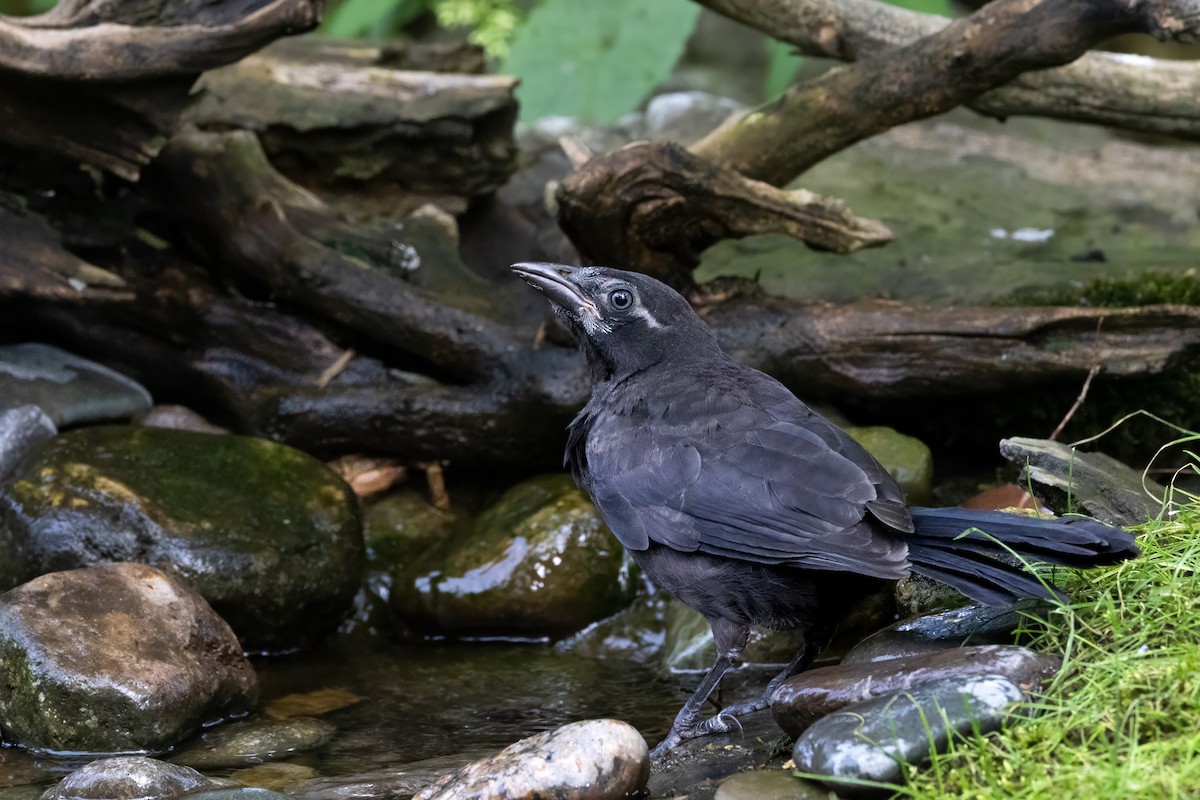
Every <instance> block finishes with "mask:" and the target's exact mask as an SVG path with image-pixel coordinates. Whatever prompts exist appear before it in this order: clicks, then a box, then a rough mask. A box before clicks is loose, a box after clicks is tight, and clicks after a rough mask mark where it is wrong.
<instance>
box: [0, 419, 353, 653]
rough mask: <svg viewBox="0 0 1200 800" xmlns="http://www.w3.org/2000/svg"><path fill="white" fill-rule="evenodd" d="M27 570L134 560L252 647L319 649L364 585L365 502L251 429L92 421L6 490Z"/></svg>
mask: <svg viewBox="0 0 1200 800" xmlns="http://www.w3.org/2000/svg"><path fill="white" fill-rule="evenodd" d="M0 526H2V527H4V528H6V529H7V530H8V532H9V535H10V536H11V537H12V539H13V542H14V543H15V545H16V546H17V547H18V548H19V550H20V552H21V555H22V564H21V565H20V566H21V571H22V572H23V574H24V575H25V577H32V576H34V575H39V574H42V573H45V572H49V571H52V570H59V569H68V568H71V567H77V566H83V565H86V564H91V563H96V562H101V561H138V562H142V563H146V564H150V565H152V566H155V567H158V568H160V569H163V570H169V571H172V572H174V573H176V574H178V575H180V576H181V577H183V578H184V579H185V580H187V581H188V582H189V583H191V584H192V585H193V586H195V587H196V589H197V590H198V591H199V592H200V593H201V594H202V595H203V596H204V597H205V599H207V600H208V601H209V603H211V604H212V606H213V608H214V609H216V611H217V612H218V613H219V614H221V615H222V616H223V617H224V618H225V619H226V620H227V621H228V622H229V624H230V625H231V626H232V627H233V629H234V631H236V632H237V634H238V636H239V638H240V639H241V641H242V644H243V646H244V647H245V648H246V649H247V650H250V651H281V650H291V649H296V648H299V647H302V646H305V645H308V644H311V643H313V642H314V641H316V640H317V639H319V637H321V636H322V635H324V634H326V633H327V632H329V631H330V630H332V629H333V628H334V627H335V626H336V625H337V623H338V622H339V621H340V619H341V618H342V616H343V615H344V614H345V613H346V611H347V610H348V609H349V607H350V604H351V601H352V600H353V598H354V593H355V591H356V590H357V589H358V587H359V585H360V583H361V575H362V565H363V541H362V533H361V529H360V524H359V517H358V507H357V500H356V499H355V498H354V497H353V495H352V493H351V492H350V490H349V488H348V487H347V486H346V484H345V482H343V481H342V480H341V479H340V478H338V477H337V476H336V475H334V474H333V472H331V471H330V470H329V469H327V468H326V467H325V466H324V465H323V464H321V463H320V462H319V461H317V460H315V459H313V458H310V457H309V456H307V455H305V454H303V453H301V452H299V451H298V450H293V449H292V448H289V447H284V446H283V445H279V444H275V443H273V442H268V441H264V440H261V439H251V438H247V437H243V436H209V435H205V434H199V433H191V432H187V431H175V430H165V429H160V428H130V427H98V428H85V429H81V430H77V431H71V432H69V433H66V434H62V435H60V436H57V437H55V438H54V439H52V440H50V441H49V442H46V443H45V444H44V445H43V446H42V447H41V448H40V449H39V450H38V451H37V452H36V453H35V454H34V455H32V456H31V457H30V458H28V459H26V461H25V462H24V463H23V464H22V465H21V468H20V469H19V470H18V471H17V473H16V474H15V475H14V476H13V478H12V479H11V480H10V481H9V483H7V484H5V485H4V486H0Z"/></svg>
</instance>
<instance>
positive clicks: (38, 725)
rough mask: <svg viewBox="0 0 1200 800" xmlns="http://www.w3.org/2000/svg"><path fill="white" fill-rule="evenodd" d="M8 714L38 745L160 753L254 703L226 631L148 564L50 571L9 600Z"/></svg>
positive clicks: (2, 682) (1, 608)
mask: <svg viewBox="0 0 1200 800" xmlns="http://www.w3.org/2000/svg"><path fill="white" fill-rule="evenodd" d="M0 686H5V687H6V691H5V692H3V693H0V719H2V720H3V722H4V729H5V735H6V738H7V739H9V740H10V741H14V742H17V743H20V744H21V745H23V746H25V747H28V748H32V749H39V750H41V749H44V750H56V751H79V752H109V753H111V752H120V751H128V750H150V751H154V750H161V749H164V748H166V747H169V746H171V745H173V744H175V743H176V742H178V741H180V740H181V739H183V738H184V737H185V736H187V735H188V734H189V733H191V732H192V731H194V730H196V729H197V728H198V727H200V726H201V725H203V724H206V723H212V722H216V721H217V720H220V719H222V718H225V717H228V716H230V715H231V714H238V713H245V712H246V711H248V710H249V709H250V708H252V707H253V706H254V703H255V700H256V699H257V695H258V679H257V677H256V676H255V673H254V669H253V668H252V667H251V666H250V663H249V662H248V661H247V660H246V658H245V657H244V656H243V655H242V649H241V647H240V645H239V644H238V641H237V639H236V638H235V637H234V635H233V632H232V631H231V630H230V629H229V626H228V625H227V624H226V623H225V621H224V620H222V619H221V618H220V617H218V616H217V615H216V614H215V613H213V610H212V609H211V608H210V607H209V606H208V604H207V603H205V602H204V600H203V599H202V598H201V597H200V596H199V595H198V594H196V592H195V591H194V590H192V589H191V588H190V587H189V586H187V585H186V584H184V583H183V582H181V581H179V580H178V579H177V578H174V577H171V576H170V575H166V574H164V573H162V572H159V571H158V570H156V569H153V568H151V567H147V566H144V565H142V564H103V565H98V566H93V567H88V568H86V569H78V570H71V571H69V572H55V573H51V574H49V575H43V576H41V577H40V578H37V579H35V580H33V581H30V582H29V583H26V584H23V585H22V586H19V587H17V588H16V589H13V590H12V591H10V592H8V593H6V594H5V595H3V596H2V597H0Z"/></svg>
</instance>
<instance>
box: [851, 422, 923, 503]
mask: <svg viewBox="0 0 1200 800" xmlns="http://www.w3.org/2000/svg"><path fill="white" fill-rule="evenodd" d="M846 432H847V433H849V434H850V435H851V436H853V437H854V439H855V441H857V442H858V443H859V444H861V445H862V446H863V447H865V448H866V449H867V452H869V453H870V454H871V455H873V456H875V458H876V459H878V460H879V463H881V464H883V466H884V468H885V469H886V470H887V471H888V472H890V473H891V475H892V477H893V478H895V479H896V483H898V484H900V488H901V489H902V490H904V496H905V498H906V499H907V500H908V502H909V504H911V505H918V506H919V505H925V504H927V503H929V501H930V500H931V499H932V497H933V453H932V452H931V451H930V450H929V447H928V445H926V444H925V443H924V442H922V441H921V440H920V439H917V438H916V437H913V436H906V435H905V434H903V433H900V432H899V431H897V430H895V429H894V428H888V427H885V426H883V425H874V426H869V427H859V426H855V425H850V426H847V427H846Z"/></svg>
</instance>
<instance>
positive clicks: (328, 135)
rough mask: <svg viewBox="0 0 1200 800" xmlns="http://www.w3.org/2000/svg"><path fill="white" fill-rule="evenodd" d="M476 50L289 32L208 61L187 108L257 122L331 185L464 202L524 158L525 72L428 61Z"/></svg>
mask: <svg viewBox="0 0 1200 800" xmlns="http://www.w3.org/2000/svg"><path fill="white" fill-rule="evenodd" d="M476 59H479V60H480V62H481V56H480V55H479V53H478V52H477V51H473V50H464V49H463V48H448V47H434V46H426V47H422V48H418V47H406V48H401V47H384V48H381V47H371V46H366V47H364V46H360V45H357V44H350V43H338V42H332V41H329V40H321V39H312V40H305V41H303V42H295V43H293V42H281V43H279V44H277V45H275V46H272V47H269V48H267V49H266V50H264V51H263V52H261V53H258V54H255V55H253V56H250V57H248V58H245V59H243V60H241V61H240V62H238V63H237V64H234V65H232V66H228V67H224V68H222V69H217V70H213V71H211V72H208V73H206V74H205V75H204V76H203V78H201V80H200V83H199V88H200V89H201V90H203V91H202V94H201V96H200V100H199V102H198V103H197V104H196V106H195V107H194V108H193V109H191V110H190V111H189V112H188V114H187V116H186V119H187V120H188V121H189V122H191V123H192V124H194V125H196V126H198V127H200V128H201V129H205V130H215V131H223V130H230V129H243V130H248V131H253V132H255V133H256V134H258V136H259V139H260V140H261V142H262V144H263V147H264V148H265V149H266V151H267V153H268V154H269V156H270V157H271V160H272V162H273V163H274V164H275V165H276V166H277V167H278V168H279V169H281V170H283V171H284V173H285V174H286V175H288V177H289V178H291V179H292V180H296V181H298V182H300V183H301V184H303V185H305V186H307V187H309V188H313V189H315V190H318V191H321V192H322V193H323V194H331V195H341V196H345V195H351V194H378V193H381V192H382V193H384V194H386V195H387V196H388V197H390V198H393V206H396V205H398V206H400V207H401V211H402V212H403V211H404V210H409V208H410V207H415V206H416V205H419V204H420V203H421V202H423V201H424V200H425V199H436V200H443V202H442V203H441V204H442V205H443V206H448V207H450V208H451V210H453V211H462V210H465V207H466V202H467V201H468V200H470V199H471V198H474V197H478V196H481V195H485V194H489V193H491V192H494V191H495V190H496V189H497V188H499V187H500V186H501V185H502V184H503V183H504V182H505V181H506V180H507V179H508V177H509V176H510V175H511V174H512V173H513V171H514V170H515V168H516V156H517V148H516V144H515V143H514V141H513V124H514V122H515V121H516V115H517V103H516V100H515V99H514V98H513V87H514V86H515V84H516V81H515V80H514V79H513V78H510V77H506V76H497V75H468V74H458V73H455V74H448V73H444V72H440V71H428V70H432V69H434V68H440V67H449V66H456V65H457V64H458V63H465V65H466V66H468V67H470V68H472V69H476V68H478V67H480V66H481V63H475V60H476ZM414 66H422V67H425V68H427V70H426V71H413V70H412V67H414ZM364 183H366V184H368V185H366V186H364V185H363V184H364ZM405 196H406V197H407V199H402V198H405ZM446 198H457V199H456V200H454V199H446Z"/></svg>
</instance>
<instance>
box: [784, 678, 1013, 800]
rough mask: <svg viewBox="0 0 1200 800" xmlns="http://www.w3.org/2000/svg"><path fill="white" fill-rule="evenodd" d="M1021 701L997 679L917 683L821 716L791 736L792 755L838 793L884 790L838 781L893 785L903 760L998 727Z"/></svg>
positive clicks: (920, 759)
mask: <svg viewBox="0 0 1200 800" xmlns="http://www.w3.org/2000/svg"><path fill="white" fill-rule="evenodd" d="M1023 699H1025V694H1024V692H1022V690H1021V689H1020V687H1018V686H1017V685H1016V684H1014V683H1013V682H1012V681H1010V680H1008V679H1007V678H1002V677H999V676H987V675H985V676H980V677H969V678H964V677H956V678H946V679H943V680H940V681H934V682H932V683H926V684H922V685H920V686H915V687H913V688H911V689H908V690H906V691H903V692H899V693H896V694H892V695H887V696H884V697H877V698H875V699H874V700H867V701H865V702H862V703H855V704H853V705H850V706H847V707H846V708H844V709H842V710H841V711H837V712H834V713H833V714H830V715H829V716H827V717H824V718H823V719H821V720H820V721H818V722H817V723H815V724H814V725H813V726H812V727H810V728H809V729H808V730H806V731H805V732H804V733H803V734H802V735H801V736H800V738H799V739H798V740H797V741H796V746H795V748H794V749H793V751H792V758H793V760H794V761H795V762H796V768H797V769H798V770H801V771H802V772H809V773H814V774H817V775H824V776H828V777H829V778H830V780H829V781H828V783H829V785H830V786H831V787H832V788H834V789H836V790H837V791H838V792H839V793H840V794H846V795H859V794H873V795H880V794H882V795H886V794H888V793H889V792H887V790H878V789H876V790H869V789H866V788H865V787H858V786H853V785H850V784H845V783H840V782H839V780H838V779H848V780H866V781H876V782H880V783H890V784H899V783H901V782H903V780H904V772H905V765H913V766H921V765H922V764H924V763H926V762H927V761H928V760H929V759H930V757H931V751H932V752H941V751H943V750H944V749H945V748H946V746H947V744H948V743H949V741H950V738H951V736H952V735H954V734H960V735H965V734H969V733H971V732H972V731H978V732H979V733H989V732H991V731H994V730H997V729H999V728H1000V727H1001V725H1002V724H1003V723H1004V721H1005V720H1006V719H1007V718H1008V716H1009V711H1010V708H1011V706H1012V704H1014V703H1017V702H1019V701H1021V700H1023Z"/></svg>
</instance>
